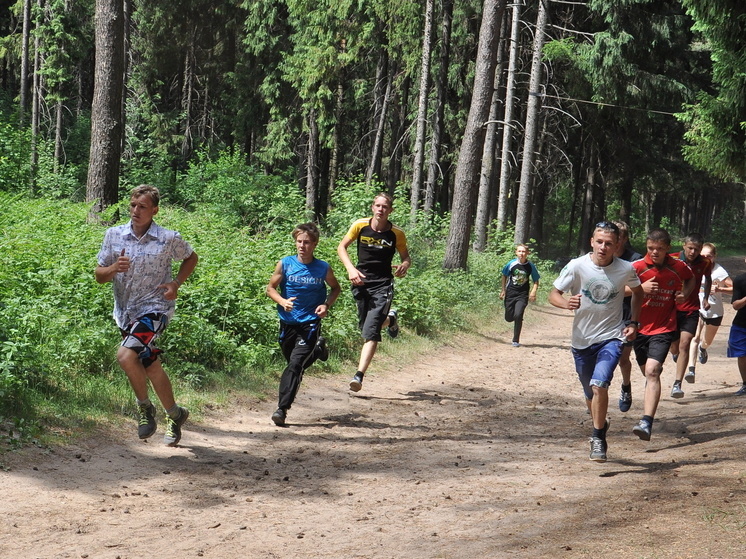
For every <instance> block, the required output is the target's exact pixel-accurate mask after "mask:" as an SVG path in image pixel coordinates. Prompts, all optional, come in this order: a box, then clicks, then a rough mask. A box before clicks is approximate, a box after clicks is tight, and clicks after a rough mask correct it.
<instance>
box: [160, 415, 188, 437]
mask: <svg viewBox="0 0 746 559" xmlns="http://www.w3.org/2000/svg"><path fill="white" fill-rule="evenodd" d="M188 418H189V410H188V409H186V408H181V407H180V408H179V415H177V416H176V419H174V418H173V417H171V416H170V415H168V414H166V434H165V435H163V443H164V444H166V445H168V446H176V445H177V444H179V441H180V440H181V426H182V425H184V423H186V420H187V419H188Z"/></svg>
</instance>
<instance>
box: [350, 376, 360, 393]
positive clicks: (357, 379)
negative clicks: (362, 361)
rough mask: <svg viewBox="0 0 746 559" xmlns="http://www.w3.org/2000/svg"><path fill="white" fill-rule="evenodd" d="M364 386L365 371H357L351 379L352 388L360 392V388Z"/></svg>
mask: <svg viewBox="0 0 746 559" xmlns="http://www.w3.org/2000/svg"><path fill="white" fill-rule="evenodd" d="M362 387H363V373H359V372H358V373H356V374H355V376H354V377H352V380H351V381H350V390H352V391H353V392H360V389H361V388H362Z"/></svg>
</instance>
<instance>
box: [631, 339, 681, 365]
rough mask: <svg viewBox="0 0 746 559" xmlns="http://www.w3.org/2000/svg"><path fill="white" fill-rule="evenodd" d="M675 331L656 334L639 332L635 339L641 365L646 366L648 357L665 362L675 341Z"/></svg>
mask: <svg viewBox="0 0 746 559" xmlns="http://www.w3.org/2000/svg"><path fill="white" fill-rule="evenodd" d="M673 336H674V333H673V332H664V333H663V334H654V335H652V336H645V335H643V334H637V337H636V338H635V340H634V342H633V343H634V347H635V359H636V360H637V364H638V365H640V367H644V366H645V363H647V360H648V359H654V360H655V361H658V362H659V363H665V361H666V357H667V356H668V350H669V349H671V342H673Z"/></svg>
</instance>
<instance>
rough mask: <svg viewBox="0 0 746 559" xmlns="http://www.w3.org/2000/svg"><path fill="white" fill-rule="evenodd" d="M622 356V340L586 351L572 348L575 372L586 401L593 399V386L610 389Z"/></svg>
mask: <svg viewBox="0 0 746 559" xmlns="http://www.w3.org/2000/svg"><path fill="white" fill-rule="evenodd" d="M621 355H622V341H621V340H606V341H605V342H599V343H597V344H593V345H592V346H590V347H587V348H585V349H575V348H572V356H573V358H575V370H576V371H577V372H578V379H580V384H581V385H582V386H583V392H584V393H585V397H586V399H588V400H590V399H592V398H593V388H591V387H592V386H598V387H599V388H609V386H610V385H611V379H612V378H614V369H616V366H617V365H618V364H619V357H621Z"/></svg>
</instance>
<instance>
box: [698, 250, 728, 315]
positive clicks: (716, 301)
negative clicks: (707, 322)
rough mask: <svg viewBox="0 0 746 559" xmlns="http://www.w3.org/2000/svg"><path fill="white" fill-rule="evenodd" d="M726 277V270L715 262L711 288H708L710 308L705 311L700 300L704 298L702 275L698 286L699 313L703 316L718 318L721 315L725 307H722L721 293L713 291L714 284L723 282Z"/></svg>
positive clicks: (703, 279)
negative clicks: (700, 283)
mask: <svg viewBox="0 0 746 559" xmlns="http://www.w3.org/2000/svg"><path fill="white" fill-rule="evenodd" d="M727 277H728V272H726V271H725V268H723V267H722V266H721V265H720V264H718V263H717V262H715V266H713V268H712V288H711V289H710V299H709V301H710V310H708V311H706V310H704V309H703V308H702V301H704V298H705V278H704V277H702V285H700V287H699V307H700V308H699V314H701V315H702V317H703V318H718V317H719V316H723V314H724V313H725V309H724V308H723V295H722V293H720V292H718V293H715V285H716V284H718V283H722V282H724V281H725V280H726V279H727Z"/></svg>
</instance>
